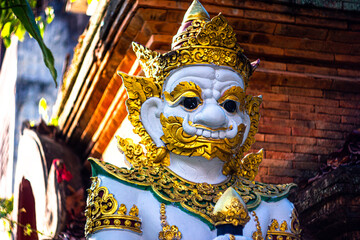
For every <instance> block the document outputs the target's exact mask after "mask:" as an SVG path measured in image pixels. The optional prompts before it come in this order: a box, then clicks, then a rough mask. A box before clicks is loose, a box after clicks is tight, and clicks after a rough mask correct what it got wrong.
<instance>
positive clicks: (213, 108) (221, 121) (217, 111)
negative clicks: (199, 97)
mask: <svg viewBox="0 0 360 240" xmlns="http://www.w3.org/2000/svg"><path fill="white" fill-rule="evenodd" d="M194 123H195V124H201V125H204V126H206V127H210V128H214V129H216V128H220V127H226V123H227V118H226V114H225V112H224V109H223V108H222V107H221V106H219V105H218V104H217V103H207V104H204V107H203V108H202V109H201V111H200V112H198V113H197V114H196V115H195V117H194Z"/></svg>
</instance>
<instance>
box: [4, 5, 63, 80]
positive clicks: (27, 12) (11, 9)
mask: <svg viewBox="0 0 360 240" xmlns="http://www.w3.org/2000/svg"><path fill="white" fill-rule="evenodd" d="M36 3H37V0H29V1H27V0H8V1H1V2H0V10H1V14H0V29H1V38H2V39H3V43H4V45H5V46H6V47H8V46H10V44H11V35H12V34H15V35H16V36H17V37H18V38H19V40H20V41H23V40H24V36H25V33H26V32H28V33H29V35H30V36H31V37H33V38H34V39H35V40H36V41H37V42H38V44H39V46H40V49H41V51H42V54H43V57H44V63H45V65H46V67H47V68H48V69H49V71H50V73H51V76H52V77H53V79H54V82H55V85H57V82H56V78H57V73H56V69H55V66H54V57H53V55H52V53H51V51H50V49H48V48H47V47H46V45H45V43H44V41H43V35H44V30H45V27H46V25H48V24H50V23H51V22H52V21H53V19H54V16H55V15H54V10H53V9H52V8H51V7H47V8H46V9H45V16H44V17H42V16H38V17H36V18H35V16H34V14H33V10H32V8H34V7H35V6H36Z"/></svg>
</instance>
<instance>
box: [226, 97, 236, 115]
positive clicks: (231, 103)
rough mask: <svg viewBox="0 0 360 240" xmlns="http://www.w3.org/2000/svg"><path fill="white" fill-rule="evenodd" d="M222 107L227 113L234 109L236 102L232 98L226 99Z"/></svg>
mask: <svg viewBox="0 0 360 240" xmlns="http://www.w3.org/2000/svg"><path fill="white" fill-rule="evenodd" d="M223 107H224V109H225V110H226V111H228V112H229V113H233V112H235V111H236V102H235V101H233V100H227V101H226V102H224V103H223Z"/></svg>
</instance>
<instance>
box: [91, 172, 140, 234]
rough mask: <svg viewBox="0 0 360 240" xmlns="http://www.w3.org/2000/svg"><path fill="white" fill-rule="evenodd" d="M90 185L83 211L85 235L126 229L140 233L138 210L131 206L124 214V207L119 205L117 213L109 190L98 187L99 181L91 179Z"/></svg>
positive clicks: (94, 178)
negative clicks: (107, 230)
mask: <svg viewBox="0 0 360 240" xmlns="http://www.w3.org/2000/svg"><path fill="white" fill-rule="evenodd" d="M91 180H92V184H91V187H90V189H88V198H87V202H86V203H87V204H86V210H85V216H86V224H85V235H86V236H87V235H89V234H92V233H94V232H96V231H98V230H101V229H127V230H130V231H133V232H137V233H141V220H140V219H139V217H138V215H139V209H138V208H137V207H136V206H135V205H133V207H132V208H131V209H130V211H129V215H127V214H126V211H127V209H126V206H125V205H124V204H121V205H120V207H119V209H118V211H117V212H116V210H117V208H118V203H117V201H116V199H115V198H114V196H113V195H112V194H110V193H109V190H108V189H107V188H106V187H104V186H102V187H100V179H99V178H98V177H92V178H91Z"/></svg>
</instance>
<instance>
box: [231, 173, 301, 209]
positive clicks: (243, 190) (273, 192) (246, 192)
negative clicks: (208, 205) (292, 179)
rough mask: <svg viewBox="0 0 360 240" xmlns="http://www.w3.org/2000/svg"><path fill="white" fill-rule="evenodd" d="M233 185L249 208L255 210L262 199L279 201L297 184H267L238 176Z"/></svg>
mask: <svg viewBox="0 0 360 240" xmlns="http://www.w3.org/2000/svg"><path fill="white" fill-rule="evenodd" d="M233 187H234V189H235V190H236V191H237V192H238V193H239V194H240V196H241V197H242V198H243V200H244V202H245V203H246V206H247V208H248V209H249V210H253V209H255V208H257V207H258V206H259V205H260V203H261V201H265V202H277V201H280V200H282V199H284V198H286V197H287V196H288V194H289V192H290V190H291V189H292V188H294V187H296V184H294V183H288V184H267V183H262V182H257V181H252V180H249V179H247V178H244V177H236V182H235V184H234V186H233Z"/></svg>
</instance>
